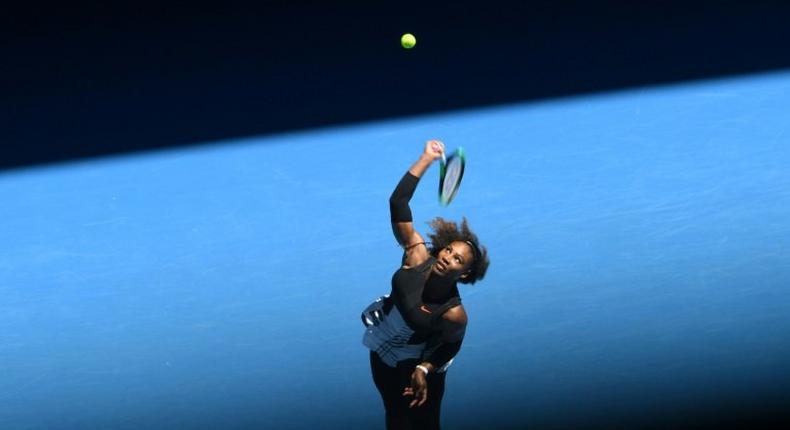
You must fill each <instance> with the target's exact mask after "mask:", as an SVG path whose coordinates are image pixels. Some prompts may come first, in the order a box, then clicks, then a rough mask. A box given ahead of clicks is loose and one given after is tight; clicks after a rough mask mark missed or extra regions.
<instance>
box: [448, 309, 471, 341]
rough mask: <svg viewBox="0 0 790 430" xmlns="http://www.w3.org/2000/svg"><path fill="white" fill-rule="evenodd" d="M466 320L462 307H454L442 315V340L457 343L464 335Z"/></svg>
mask: <svg viewBox="0 0 790 430" xmlns="http://www.w3.org/2000/svg"><path fill="white" fill-rule="evenodd" d="M467 322H468V318H467V316H466V311H465V310H464V307H463V305H458V306H454V307H452V308H450V309H448V310H447V312H445V313H444V314H443V315H442V340H443V341H444V342H459V341H461V340H462V339H463V338H464V335H465V334H466V323H467Z"/></svg>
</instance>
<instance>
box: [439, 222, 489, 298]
mask: <svg viewBox="0 0 790 430" xmlns="http://www.w3.org/2000/svg"><path fill="white" fill-rule="evenodd" d="M428 225H429V226H430V227H431V229H432V230H433V233H431V234H429V235H428V237H430V238H431V248H430V253H431V255H432V256H434V257H437V256H438V255H439V251H441V250H443V249H444V248H446V247H447V246H448V245H450V243H452V242H455V241H461V242H468V243H471V244H472V252H473V253H474V254H475V258H474V261H473V262H472V266H471V267H470V268H469V270H470V273H469V276H467V277H465V278H461V279H459V280H458V282H460V283H462V284H474V283H475V282H477V281H479V280H481V279H483V277H484V276H485V275H486V270H488V264H489V263H490V261H489V260H488V250H487V249H486V248H485V247H484V246H481V245H480V241H479V240H478V239H477V235H476V234H474V233H472V230H470V229H469V222H468V221H467V220H466V217H464V219H463V221H462V222H461V228H460V229H459V228H458V224H456V223H454V222H452V221H447V220H445V219H444V218H441V217H436V218H434V219H433V220H431V221H430V222H429V223H428Z"/></svg>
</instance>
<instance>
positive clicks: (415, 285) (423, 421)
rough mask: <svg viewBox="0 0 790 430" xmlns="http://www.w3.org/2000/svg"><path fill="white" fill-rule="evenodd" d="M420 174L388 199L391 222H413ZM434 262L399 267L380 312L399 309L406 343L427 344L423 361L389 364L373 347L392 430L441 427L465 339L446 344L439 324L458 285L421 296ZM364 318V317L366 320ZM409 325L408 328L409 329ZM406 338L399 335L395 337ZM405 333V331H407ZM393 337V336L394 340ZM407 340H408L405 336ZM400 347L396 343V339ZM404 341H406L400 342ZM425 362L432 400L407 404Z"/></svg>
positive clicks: (377, 381)
mask: <svg viewBox="0 0 790 430" xmlns="http://www.w3.org/2000/svg"><path fill="white" fill-rule="evenodd" d="M418 181H419V178H417V177H416V176H414V175H412V174H411V173H408V172H407V173H406V174H405V175H404V176H403V178H402V179H401V181H400V182H399V183H398V186H397V187H396V188H395V191H393V193H392V196H391V197H390V215H391V220H392V222H393V223H398V222H411V221H412V216H411V210H410V209H409V206H408V203H409V200H410V199H411V197H412V195H413V194H414V190H415V189H416V187H417V183H418ZM434 261H435V258H434V257H430V258H428V260H426V261H425V262H423V263H422V264H420V265H418V266H416V267H412V268H409V269H404V268H400V269H398V270H397V271H396V272H395V274H394V275H393V276H392V291H391V293H390V295H389V297H387V299H386V300H385V301H384V305H383V307H382V310H383V312H384V314H385V316H384V318H386V317H387V315H389V314H390V312H392V311H393V310H392V308H393V307H395V308H396V309H397V312H398V313H399V314H400V317H401V318H402V321H403V322H405V323H406V325H407V326H408V328H410V329H411V331H412V333H411V334H410V335H408V341H407V342H405V343H406V344H410V345H420V344H423V343H424V344H425V349H424V350H423V352H422V357H421V358H420V359H411V358H409V359H403V360H400V361H397V364H396V366H395V367H391V366H390V365H388V364H387V363H385V362H384V361H382V358H381V357H383V356H380V355H379V354H378V353H377V352H376V351H374V350H371V351H370V368H371V372H372V373H373V382H374V383H375V384H376V388H377V389H378V390H379V393H380V394H381V398H382V401H383V402H384V409H385V412H386V424H387V429H388V430H438V429H439V428H440V423H439V420H440V412H441V404H442V397H443V396H444V388H445V378H446V376H447V375H446V373H445V372H444V370H446V368H445V367H444V366H445V365H446V364H447V363H448V362H450V360H451V359H452V358H453V357H454V356H455V354H457V353H458V351H459V350H460V348H461V342H460V341H458V342H450V343H447V342H442V341H441V323H442V315H443V314H444V313H445V312H446V311H447V310H448V309H450V308H452V307H454V306H457V305H459V304H460V303H461V299H460V297H459V294H458V288H457V287H456V286H453V288H452V289H451V290H450V291H449V293H448V295H447V296H446V297H444V300H443V301H441V302H432V301H426V300H425V299H424V297H423V292H424V289H425V282H426V280H427V278H428V276H429V275H430V270H431V267H432V265H433V263H434ZM364 320H365V316H364V315H363V321H364ZM408 332H409V330H408V329H406V331H404V332H399V333H408ZM398 336H402V335H401V334H398V335H396V336H395V337H398ZM403 336H404V337H405V336H406V335H403ZM395 337H393V338H391V339H393V340H397V339H395ZM400 339H404V338H403V337H400ZM404 340H405V339H404ZM393 344H394V345H398V343H397V342H393ZM400 345H403V344H400ZM379 351H380V352H381V353H382V354H387V353H388V352H390V351H395V349H392V348H390V349H388V350H387V349H380V350H379ZM423 361H427V362H429V363H431V364H432V365H433V366H434V368H435V369H437V370H440V371H438V372H437V371H434V372H431V373H430V374H428V375H427V376H426V380H427V382H428V399H427V401H426V402H425V403H424V404H423V405H422V406H414V407H413V408H409V404H410V403H411V402H412V401H413V400H414V397H413V396H404V395H403V391H404V389H405V388H406V387H408V386H410V385H411V374H412V372H414V370H415V366H416V365H418V364H419V363H420V362H423Z"/></svg>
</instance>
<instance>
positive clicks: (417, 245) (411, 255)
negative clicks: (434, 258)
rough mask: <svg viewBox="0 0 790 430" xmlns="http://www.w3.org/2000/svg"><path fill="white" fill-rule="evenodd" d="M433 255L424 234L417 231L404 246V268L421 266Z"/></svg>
mask: <svg viewBox="0 0 790 430" xmlns="http://www.w3.org/2000/svg"><path fill="white" fill-rule="evenodd" d="M430 257H431V254H430V252H428V246H427V245H426V244H425V240H423V238H422V236H421V235H420V234H419V233H417V232H416V231H415V232H414V234H413V235H412V236H411V238H410V240H409V243H407V244H405V245H404V246H403V262H402V265H403V268H404V269H410V268H412V267H416V266H419V265H420V264H422V263H424V262H425V261H426V260H428V258H430Z"/></svg>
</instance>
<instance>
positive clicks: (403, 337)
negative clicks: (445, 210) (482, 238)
mask: <svg viewBox="0 0 790 430" xmlns="http://www.w3.org/2000/svg"><path fill="white" fill-rule="evenodd" d="M443 152H444V144H442V142H440V141H436V140H431V141H428V142H427V143H426V145H425V150H424V151H423V153H422V154H421V155H420V157H419V159H418V160H417V161H416V162H415V163H414V164H413V165H412V166H411V168H410V169H409V171H408V172H406V174H405V175H404V176H403V178H402V179H401V180H400V182H399V183H398V185H397V187H396V188H395V191H394V192H393V193H392V196H391V197H390V215H391V220H392V230H393V233H394V234H395V238H396V239H397V240H398V243H399V244H400V245H401V246H402V247H403V250H404V253H403V258H402V261H401V266H400V268H399V269H398V270H397V271H396V272H395V274H394V275H393V277H392V290H391V292H390V294H389V295H387V296H382V297H381V298H379V299H378V300H376V301H375V302H373V303H372V304H371V305H370V306H368V308H367V309H365V311H364V312H363V314H362V320H363V323H364V324H365V325H366V327H367V328H366V331H365V335H364V337H363V344H364V345H365V346H367V347H368V348H369V349H370V366H371V372H372V374H373V382H374V383H375V385H376V388H378V390H379V393H380V394H381V398H382V400H383V401H384V409H385V417H386V426H387V429H389V430H394V429H415V430H416V429H439V421H440V419H439V418H440V408H441V403H442V397H443V396H444V387H445V377H446V371H447V368H448V367H449V366H450V364H451V363H452V361H453V358H454V357H455V355H456V354H457V353H458V351H459V350H460V349H461V343H462V341H463V338H464V332H465V330H466V325H467V315H466V311H465V310H464V307H463V305H462V304H461V298H460V295H459V293H458V288H457V284H458V283H462V284H473V283H475V282H476V281H478V280H480V279H482V278H483V276H484V275H485V273H486V270H487V269H488V264H489V260H488V255H487V251H486V249H485V248H484V247H482V246H481V245H480V243H479V242H478V239H477V236H476V235H475V234H474V233H473V232H472V231H471V230H470V229H469V225H468V223H467V220H466V218H464V219H463V222H462V224H461V226H460V227H459V226H458V225H457V224H456V223H454V222H451V221H446V220H444V219H442V218H438V217H437V218H435V219H434V220H433V221H431V222H430V224H429V225H430V227H431V228H432V230H433V232H432V233H430V234H429V235H428V237H429V238H430V242H429V243H430V246H429V244H428V243H426V241H425V240H424V239H423V237H422V236H421V235H420V234H419V233H418V232H417V231H416V230H415V229H414V226H413V223H412V214H411V209H410V208H409V201H410V200H411V197H412V195H413V194H414V191H415V189H416V188H417V184H418V182H419V180H420V178H421V177H422V175H423V174H424V173H425V171H426V170H427V169H428V167H429V166H430V165H431V164H432V163H433V162H434V161H436V160H437V159H440V158H441V157H442V154H443Z"/></svg>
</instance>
